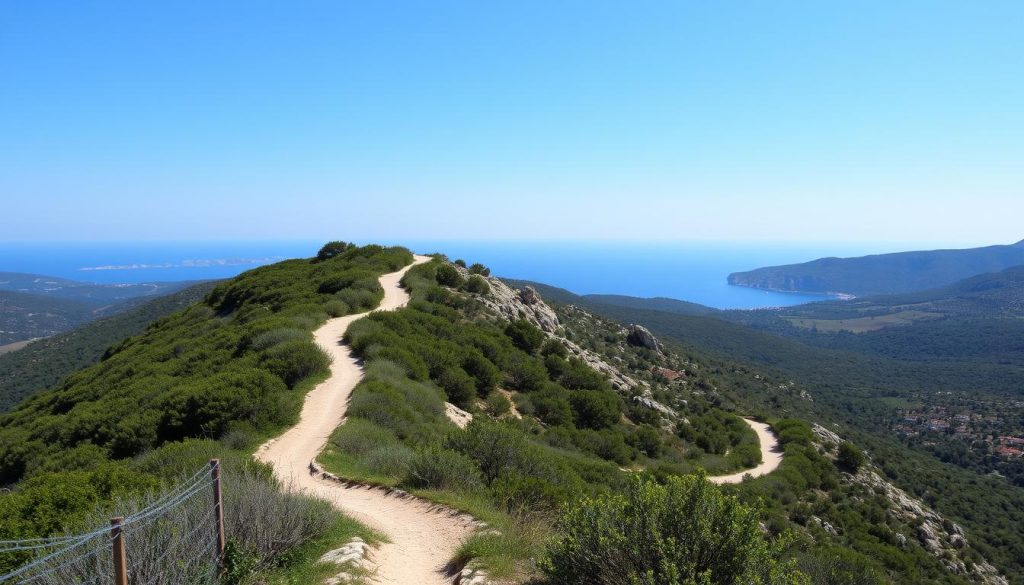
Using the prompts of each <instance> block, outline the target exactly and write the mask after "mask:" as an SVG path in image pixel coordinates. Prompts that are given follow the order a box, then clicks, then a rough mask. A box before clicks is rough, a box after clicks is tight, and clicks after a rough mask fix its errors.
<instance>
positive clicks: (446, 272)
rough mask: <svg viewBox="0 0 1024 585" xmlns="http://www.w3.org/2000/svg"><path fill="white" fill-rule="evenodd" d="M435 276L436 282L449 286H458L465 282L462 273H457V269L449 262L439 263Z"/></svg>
mask: <svg viewBox="0 0 1024 585" xmlns="http://www.w3.org/2000/svg"><path fill="white" fill-rule="evenodd" d="M435 278H436V279H437V283H438V284H440V285H441V286H447V287H449V288H459V287H461V286H462V285H463V284H465V282H466V281H465V280H464V279H463V278H462V275H461V274H459V271H458V270H456V269H455V268H454V267H453V266H451V265H450V264H441V265H440V266H438V267H437V273H436V276H435Z"/></svg>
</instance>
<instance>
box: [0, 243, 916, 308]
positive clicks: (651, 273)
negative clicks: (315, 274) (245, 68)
mask: <svg viewBox="0 0 1024 585" xmlns="http://www.w3.org/2000/svg"><path fill="white" fill-rule="evenodd" d="M360 243H367V242H360ZM384 243H385V244H387V245H403V246H407V247H409V248H410V249H412V250H414V251H416V252H419V253H434V252H439V253H443V254H445V255H447V256H448V257H450V258H451V259H456V258H462V259H465V260H466V261H467V262H471V263H472V262H480V263H482V264H485V265H487V266H488V267H490V268H491V270H492V273H493V274H494V275H496V276H501V277H504V278H513V279H520V280H531V281H536V282H540V283H544V284H548V285H551V286H555V287H559V288H564V289H566V290H569V291H572V292H574V293H576V294H617V295H627V296H635V297H645V298H650V297H665V298H672V299H678V300H682V301H688V302H693V303H699V304H702V305H706V306H709V307H714V308H718V309H758V308H769V307H781V306H791V305H797V304H802V303H807V302H814V301H821V300H826V299H830V298H835V297H830V296H828V295H816V294H801V293H786V292H777V291H764V290H758V289H751V288H746V287H740V286H732V285H729V284H728V283H727V282H726V278H727V276H728V275H729V274H730V273H732V272H738V271H744V270H751V269H754V268H759V267H762V266H770V265H777V264H790V263H797V262H806V261H809V260H814V259H816V258H821V257H826V256H859V255H864V254H874V253H885V252H896V251H903V250H905V249H911V248H908V247H907V246H914V245H916V246H922V247H923V245H922V244H907V243H902V244H897V243H890V244H884V243H882V244H880V243H852V242H845V243H844V242H814V243H806V242H795V243H786V242H771V243H766V242H742V241H731V242H726V241H718V242H711V241H676V242H664V241H661V242H593V241H529V242H526V241H468V240H461V241H457V240H452V241H445V240H414V239H409V240H398V241H391V242H384ZM322 244H323V242H322V241H320V240H316V241H314V240H225V241H177V242H145V241H142V242H139V241H134V242H132V241H123V242H113V241H111V242H3V243H0V272H23V273H33V274H40V275H45V276H51V277H59V278H66V279H71V280H78V281H84V282H95V283H102V284H130V283H140V282H170V281H185V280H211V279H221V278H230V277H233V276H236V275H238V274H240V273H242V272H244V271H246V270H250V269H252V268H256V267H258V266H261V265H265V264H270V263H273V262H278V261H281V260H285V259H288V258H300V257H310V256H313V255H315V254H316V251H317V250H318V249H319V247H320V245H322Z"/></svg>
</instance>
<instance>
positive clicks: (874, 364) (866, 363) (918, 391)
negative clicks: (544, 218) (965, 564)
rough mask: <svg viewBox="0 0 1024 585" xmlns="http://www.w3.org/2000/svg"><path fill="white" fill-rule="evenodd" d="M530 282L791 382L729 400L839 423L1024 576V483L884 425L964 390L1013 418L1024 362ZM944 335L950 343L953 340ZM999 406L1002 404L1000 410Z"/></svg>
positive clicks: (702, 352) (901, 481)
mask: <svg viewBox="0 0 1024 585" xmlns="http://www.w3.org/2000/svg"><path fill="white" fill-rule="evenodd" d="M996 280H1000V281H1002V280H1003V279H1002V278H997V279H996ZM968 288H970V287H968ZM537 289H538V291H540V292H541V294H545V295H548V294H550V295H551V296H550V298H557V299H558V301H559V302H561V303H570V304H572V305H577V306H581V307H584V308H586V309H587V310H588V311H591V312H592V313H594V314H598V315H602V316H605V317H608V318H612V319H616V320H618V321H620V322H627V323H638V324H641V325H643V326H645V327H647V328H649V329H651V330H652V331H653V332H655V333H656V334H659V335H662V336H664V337H663V339H666V338H667V339H673V340H677V341H679V342H682V343H684V344H686V346H687V347H688V348H689V350H688V351H691V352H694V353H696V354H697V355H698V356H703V357H702V358H700V359H702V360H711V361H714V360H717V359H724V360H726V362H725V363H729V362H731V361H733V360H739V361H742V362H745V363H748V364H752V365H754V366H755V367H759V368H760V369H762V370H763V371H765V372H769V373H771V372H774V373H775V375H776V376H785V378H784V379H788V380H790V381H791V382H786V383H782V384H779V383H777V382H773V383H768V381H767V380H766V381H765V382H764V383H763V384H759V385H750V384H744V385H738V386H736V387H735V390H734V392H735V394H736V395H737V398H736V400H740V401H743V402H746V403H748V404H759V405H761V406H762V408H766V409H768V410H770V411H771V412H776V413H785V414H787V415H788V416H794V417H799V418H805V419H807V418H809V419H812V420H813V419H818V420H821V421H823V422H824V421H832V422H836V423H839V424H840V425H841V426H842V427H843V428H844V429H845V431H846V433H847V434H848V436H849V437H850V438H851V439H852V440H855V441H857V442H858V443H859V444H863V445H865V446H866V447H867V448H869V449H870V450H871V451H872V454H873V457H874V458H875V459H876V461H877V462H878V463H879V464H880V466H882V467H883V468H884V470H885V473H886V475H889V476H890V477H891V478H896V481H894V483H896V484H897V485H899V486H900V487H901V488H903V489H905V490H906V491H907V492H908V493H910V494H913V495H915V496H918V497H927V498H928V501H929V502H931V503H932V505H934V506H935V508H936V509H937V510H938V511H939V512H940V513H942V514H945V515H947V516H948V517H951V518H954V519H955V520H956V521H957V522H960V523H962V524H963V525H964V526H966V527H968V528H969V531H971V532H972V533H973V534H975V535H976V538H975V539H974V540H973V542H975V544H976V546H978V547H979V549H980V550H982V551H983V552H984V554H985V555H986V557H988V558H990V559H992V560H993V562H996V561H998V563H997V564H1000V565H1001V568H1002V569H1003V571H1005V574H1007V575H1010V576H1011V579H1012V582H1014V583H1020V582H1024V581H1022V580H1021V578H1020V577H1018V576H1024V565H1022V564H1021V562H1020V559H1022V558H1024V529H1022V526H1024V488H1021V487H1017V486H1015V485H1012V484H1011V483H1010V482H1008V481H1007V480H1006V479H1004V478H1001V477H997V476H993V475H991V474H989V475H983V474H984V473H985V472H986V469H985V468H980V469H978V471H977V472H976V471H972V470H968V469H966V468H961V467H958V466H954V465H950V464H947V463H943V462H942V461H940V460H938V459H936V457H935V454H933V453H932V452H930V451H928V449H931V447H926V448H922V446H920V445H918V446H913V445H908V444H906V443H905V442H904V441H901V440H900V439H899V438H898V437H896V436H895V435H894V434H893V433H892V432H891V431H890V428H889V426H888V425H889V421H890V420H892V419H894V418H896V419H897V420H901V418H902V415H899V414H898V410H897V409H898V408H899V407H900V405H902V404H905V403H908V401H913V400H918V399H921V398H922V397H928V396H937V395H942V396H945V395H951V396H964V397H965V401H966V402H968V403H969V404H970V405H971V407H972V408H978V407H980V406H981V405H983V404H990V405H992V410H991V411H990V412H987V414H989V415H1002V414H1004V412H1003V411H1004V410H1005V413H1006V414H1007V415H1008V416H1009V417H1010V418H1011V419H1012V418H1013V417H1014V412H1016V411H1017V410H1019V409H1017V410H1015V409H1014V408H1013V407H1012V405H1013V404H1015V403H1016V404H1018V405H1019V403H1020V399H1019V396H1020V383H1019V381H1020V380H1021V379H1022V378H1024V368H1021V367H1019V366H1015V365H1013V364H998V363H992V362H988V361H986V360H984V359H982V360H977V361H966V362H963V361H962V362H950V361H948V360H942V359H940V360H927V361H921V360H896V359H891V358H887V357H884V356H878V355H872V354H870V353H864V352H860V351H854V350H852V349H846V350H836V349H827V348H824V347H816V346H814V345H810V344H808V343H804V342H801V341H800V340H798V339H796V338H789V337H785V336H780V335H778V334H775V333H772V332H769V331H761V330H757V329H754V328H751V327H747V326H744V325H741V324H739V323H735V322H731V321H726V320H723V319H722V318H721V316H731V314H732V313H733V312H722V313H720V314H719V315H720V317H704V316H691V315H682V314H677V313H671V312H664V311H656V310H650V309H637V308H630V307H624V306H618V305H609V304H601V303H594V302H593V301H591V300H590V299H587V298H585V297H579V296H575V295H572V293H569V292H568V291H564V290H561V289H555V288H550V287H544V286H543V285H537ZM639 300H641V299H638V301H639ZM634 304H636V303H634ZM833 304H835V305H837V306H844V305H845V303H833ZM806 307H814V305H807V306H805V307H804V308H806ZM791 309H792V308H786V309H783V310H782V311H789V310H791ZM808 310H810V309H808ZM747 315H754V316H761V315H768V317H770V318H773V319H774V318H776V317H775V316H774V312H772V311H750V312H748V313H747ZM915 327H916V325H915ZM891 331H902V329H899V328H894V329H892V330H891ZM847 335H848V336H852V334H847ZM855 337H857V338H860V337H863V334H860V335H857V336H855ZM951 341H952V342H954V343H955V342H956V337H955V336H954V337H953V338H952V339H951ZM961 345H966V344H961ZM717 367H718V368H724V367H725V366H724V365H718V366H717ZM792 383H795V385H792ZM983 401H984V402H983ZM998 405H1008V406H1010V407H1011V408H1009V409H1006V408H1004V409H999V408H998ZM953 412H959V411H953ZM940 435H941V434H940ZM963 452H964V450H960V451H954V455H955V456H957V457H959V456H960V455H961V454H962V453H963ZM951 460H952V459H951ZM1018 475H1019V474H1018ZM1006 506H1009V508H1007V507H1006ZM1008 510H1009V511H1008Z"/></svg>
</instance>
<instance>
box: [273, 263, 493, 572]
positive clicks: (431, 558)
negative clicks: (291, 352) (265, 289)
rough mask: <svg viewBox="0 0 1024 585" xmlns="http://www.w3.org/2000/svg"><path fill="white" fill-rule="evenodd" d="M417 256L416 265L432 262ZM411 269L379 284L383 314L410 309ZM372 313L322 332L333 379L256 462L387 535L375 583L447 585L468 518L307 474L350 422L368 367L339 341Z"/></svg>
mask: <svg viewBox="0 0 1024 585" xmlns="http://www.w3.org/2000/svg"><path fill="white" fill-rule="evenodd" d="M429 260H430V258H429V257H426V256H416V257H415V262H414V264H420V263H423V262H426V261H429ZM409 268H411V266H408V267H406V268H405V269H403V270H400V271H398V272H395V273H392V274H386V275H384V276H382V277H381V278H380V283H381V286H383V287H384V300H383V301H381V303H380V306H379V307H378V308H377V309H375V310H377V311H389V310H394V309H398V308H401V307H404V306H405V305H406V304H407V303H408V302H409V295H408V293H406V292H405V290H404V289H402V288H401V286H400V285H399V281H400V280H401V278H402V276H403V275H404V274H405V272H406V271H407V270H408V269H409ZM365 315H367V313H362V314H359V315H348V316H345V317H339V318H337V319H331V320H329V321H327V323H325V324H324V325H323V326H322V327H320V328H319V329H317V330H316V332H315V333H314V336H315V338H316V342H317V343H318V344H319V345H320V346H321V347H323V349H324V350H325V351H327V352H328V353H329V354H330V356H331V358H332V359H333V363H332V364H331V375H330V377H329V378H328V379H327V380H325V381H323V382H321V383H320V384H319V385H317V386H316V388H314V389H313V390H311V391H310V392H309V394H307V395H306V401H305V403H304V404H303V406H302V413H301V415H300V419H299V424H297V425H295V426H294V427H292V428H291V429H289V430H288V431H286V432H285V433H284V434H282V435H281V436H279V437H278V438H276V439H273V440H271V441H269V442H268V443H267V444H265V445H263V446H262V447H260V449H259V451H258V452H257V453H256V458H257V459H259V460H261V461H265V462H267V463H269V464H270V465H272V466H273V468H274V473H275V474H276V475H277V477H278V479H280V480H281V481H282V482H283V483H284V484H285V485H288V484H290V485H292V486H293V487H295V488H298V489H301V490H302V491H304V492H306V493H308V494H311V495H315V496H318V497H320V498H323V499H325V500H327V501H329V502H331V503H332V504H333V505H334V506H335V507H337V508H338V509H339V510H341V511H343V512H345V513H346V514H348V515H349V516H351V517H353V518H355V519H356V520H358V521H360V522H362V523H364V524H366V525H367V526H369V527H371V528H373V529H375V530H377V531H379V532H381V533H382V534H384V535H385V536H386V537H387V538H388V540H389V541H390V542H389V543H387V544H383V545H381V546H380V547H379V548H378V549H376V550H375V551H374V552H373V553H372V556H371V559H372V561H373V565H374V566H375V567H376V571H377V572H376V575H375V578H374V580H375V582H377V583H388V584H391V583H394V584H401V585H420V584H422V585H434V584H437V585H441V584H450V583H451V582H452V581H451V579H449V578H446V577H445V574H444V572H443V571H444V566H445V564H446V563H447V562H448V561H449V560H450V559H451V558H452V556H453V555H454V553H455V552H456V549H457V548H458V546H459V544H460V543H461V542H462V540H463V539H464V538H465V537H466V536H468V535H469V534H470V533H471V532H472V530H473V526H471V525H469V524H468V523H467V522H466V520H465V519H463V518H459V517H455V516H452V515H450V514H449V513H445V512H442V511H437V510H435V509H434V506H432V505H431V504H429V503H427V502H424V501H421V500H417V499H412V498H398V497H394V496H391V495H387V494H386V493H384V492H383V491H381V490H378V489H368V488H365V487H349V486H345V485H343V484H340V483H336V482H332V481H328V480H324V479H320V478H319V477H317V476H313V475H311V474H310V472H309V463H310V461H312V460H313V459H315V458H316V456H317V455H318V454H319V453H320V451H321V449H323V447H324V445H325V444H326V443H327V438H328V437H329V436H330V434H331V432H332V431H334V429H335V428H337V427H338V425H340V424H342V422H343V421H344V418H345V410H346V408H347V406H348V400H349V397H350V396H351V394H352V390H353V388H355V386H356V384H358V383H359V381H360V380H362V378H363V371H362V368H361V366H360V364H359V362H358V360H357V359H356V357H355V356H353V355H352V354H351V352H350V351H349V348H348V347H347V346H345V345H343V344H342V343H341V338H342V336H343V335H344V334H345V330H346V329H348V326H349V324H351V323H352V322H353V321H356V320H357V319H359V318H361V317H364V316H365Z"/></svg>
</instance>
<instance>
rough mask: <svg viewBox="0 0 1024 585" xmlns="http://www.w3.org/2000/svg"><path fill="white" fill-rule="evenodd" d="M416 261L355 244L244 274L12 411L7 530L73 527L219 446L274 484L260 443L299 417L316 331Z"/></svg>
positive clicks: (5, 466)
mask: <svg viewBox="0 0 1024 585" xmlns="http://www.w3.org/2000/svg"><path fill="white" fill-rule="evenodd" d="M411 261H412V257H411V254H410V253H409V252H408V251H407V250H404V249H397V248H387V249H386V248H381V247H378V246H367V247H363V248H356V247H348V248H347V249H346V251H345V252H343V253H341V254H338V255H336V256H334V257H332V258H330V259H328V260H323V261H318V260H316V259H314V260H290V261H286V262H282V263H279V264H275V265H272V266H265V267H262V268H258V269H255V270H252V271H249V272H246V273H245V274H242V275H241V276H239V277H237V278H235V279H233V280H231V281H228V282H224V283H222V284H220V285H218V286H217V287H216V288H215V289H214V290H213V291H211V292H210V293H209V295H208V296H207V297H206V298H205V300H204V301H203V302H201V303H199V304H196V305H193V306H191V307H189V308H188V309H186V310H184V311H180V312H177V313H175V314H173V315H169V316H167V317H164V318H161V319H159V320H157V321H156V322H155V323H153V324H151V325H150V326H149V327H148V328H147V330H146V331H145V332H144V333H142V334H141V335H138V336H135V337H132V338H129V339H127V340H125V341H123V342H122V343H120V344H118V345H116V346H114V347H112V348H110V349H109V350H108V351H107V352H106V355H105V356H104V358H103V360H102V361H101V362H100V363H99V364H96V365H94V366H91V367H89V368H86V369H83V370H81V371H79V372H77V373H75V374H73V375H71V376H69V377H67V378H66V379H65V380H64V382H63V383H61V384H60V385H59V386H57V387H55V388H53V389H50V390H46V391H43V392H40V393H38V394H37V395H35V396H33V397H31V398H29V399H28V400H26V401H24V402H23V403H21V404H20V405H19V406H18V407H17V408H15V409H13V410H12V411H11V412H9V413H7V414H5V415H2V416H0V482H2V483H3V484H6V485H9V486H11V487H12V488H13V489H12V490H10V491H6V492H4V493H2V494H0V539H3V538H16V537H31V536H40V535H47V534H53V533H59V532H60V531H62V530H75V529H77V528H80V527H82V526H83V523H84V522H85V520H86V519H87V518H88V517H89V514H90V513H92V511H93V510H95V509H96V508H97V507H98V506H103V505H106V503H109V502H110V501H112V500H114V499H117V498H121V497H128V496H131V495H132V494H139V493H143V492H147V491H150V490H153V489H159V487H160V485H161V484H162V482H164V481H167V480H172V479H175V478H177V477H179V476H180V474H182V473H184V472H191V471H193V470H195V469H197V468H198V467H199V466H201V465H202V464H204V463H205V461H206V460H207V459H209V458H210V457H213V456H219V457H221V458H222V460H223V461H224V465H225V470H226V472H228V473H232V474H236V475H237V474H240V473H248V472H246V469H251V470H253V472H254V473H257V475H259V474H262V477H263V478H264V480H266V478H268V477H269V476H268V475H267V471H266V469H265V468H263V467H262V466H258V465H256V464H254V463H252V462H251V459H250V456H251V455H250V454H251V452H252V450H253V449H255V447H256V445H257V444H258V443H259V442H260V441H261V440H262V439H263V438H265V437H266V436H267V435H269V434H272V433H274V432H276V431H278V430H280V429H281V428H282V427H283V426H285V425H288V424H290V423H292V422H293V421H294V419H295V417H296V416H297V414H298V410H299V405H300V404H301V400H302V397H303V395H304V392H305V389H307V388H308V387H309V385H310V384H312V383H313V382H314V381H315V380H317V379H319V378H320V377H322V375H323V374H324V373H325V371H326V368H327V364H328V360H327V358H326V355H325V354H324V353H323V352H322V351H321V350H320V349H319V348H318V347H316V346H315V344H313V342H312V335H311V330H312V329H313V328H315V327H317V326H318V325H319V324H320V323H321V322H323V321H324V320H325V319H327V318H328V315H337V314H345V313H349V312H357V311H362V310H365V309H366V308H369V307H373V306H375V305H376V304H377V303H378V302H379V301H380V299H381V297H382V295H383V291H382V290H381V288H380V285H379V284H378V282H377V277H378V276H379V275H380V274H383V273H386V272H393V271H395V270H397V269H399V268H401V267H402V266H404V265H406V264H408V263H409V262H411ZM327 524H330V522H328V523H327ZM321 528H323V530H327V529H329V528H330V527H329V526H321ZM307 536H309V537H313V536H316V534H310V535H307ZM244 545H245V543H244V542H242V543H240V546H242V547H243V548H244ZM249 553H252V554H257V556H260V555H259V554H258V551H256V552H253V551H249ZM249 553H246V554H249ZM266 560H267V557H266V555H262V556H261V561H260V562H263V561H266Z"/></svg>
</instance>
